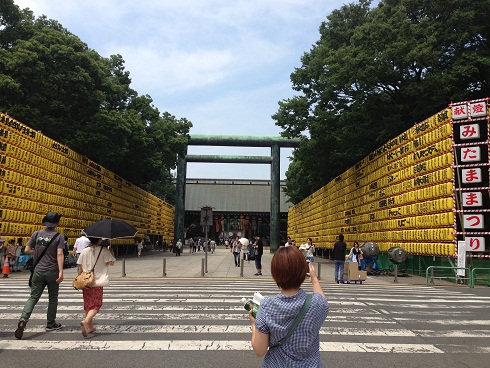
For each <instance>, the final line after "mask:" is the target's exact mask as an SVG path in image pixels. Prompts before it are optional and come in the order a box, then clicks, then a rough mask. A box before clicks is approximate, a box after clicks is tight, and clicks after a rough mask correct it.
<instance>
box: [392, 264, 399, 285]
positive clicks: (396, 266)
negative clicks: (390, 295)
mask: <svg viewBox="0 0 490 368" xmlns="http://www.w3.org/2000/svg"><path fill="white" fill-rule="evenodd" d="M394 272H395V279H394V280H393V282H395V283H398V265H397V264H396V263H395V270H394Z"/></svg>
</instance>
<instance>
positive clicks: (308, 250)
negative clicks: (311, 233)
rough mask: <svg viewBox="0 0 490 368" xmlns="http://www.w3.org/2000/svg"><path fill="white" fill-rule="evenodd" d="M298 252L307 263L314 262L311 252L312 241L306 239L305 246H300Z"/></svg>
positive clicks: (313, 247) (312, 247)
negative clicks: (303, 256)
mask: <svg viewBox="0 0 490 368" xmlns="http://www.w3.org/2000/svg"><path fill="white" fill-rule="evenodd" d="M299 250H300V251H301V252H302V253H303V254H304V255H305V258H306V260H307V261H308V262H314V261H315V258H314V257H313V252H314V251H315V246H314V245H313V239H311V238H308V239H306V244H301V245H300V246H299Z"/></svg>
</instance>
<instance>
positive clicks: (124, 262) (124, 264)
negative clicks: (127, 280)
mask: <svg viewBox="0 0 490 368" xmlns="http://www.w3.org/2000/svg"><path fill="white" fill-rule="evenodd" d="M121 277H126V258H123V259H122V275H121Z"/></svg>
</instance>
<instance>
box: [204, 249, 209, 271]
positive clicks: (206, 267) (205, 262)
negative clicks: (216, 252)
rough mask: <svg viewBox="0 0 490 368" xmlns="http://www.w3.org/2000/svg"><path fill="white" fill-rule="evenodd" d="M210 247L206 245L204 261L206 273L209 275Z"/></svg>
mask: <svg viewBox="0 0 490 368" xmlns="http://www.w3.org/2000/svg"><path fill="white" fill-rule="evenodd" d="M207 247H208V246H207V245H206V253H205V254H204V257H205V261H204V264H205V265H204V272H206V273H208V251H207V249H208V248H207Z"/></svg>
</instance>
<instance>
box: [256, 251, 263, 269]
mask: <svg viewBox="0 0 490 368" xmlns="http://www.w3.org/2000/svg"><path fill="white" fill-rule="evenodd" d="M255 268H256V269H257V270H262V254H261V255H260V256H259V255H258V254H256V255H255Z"/></svg>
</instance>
